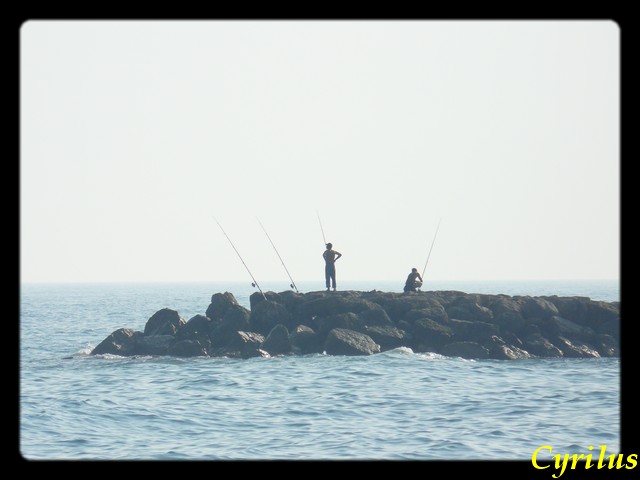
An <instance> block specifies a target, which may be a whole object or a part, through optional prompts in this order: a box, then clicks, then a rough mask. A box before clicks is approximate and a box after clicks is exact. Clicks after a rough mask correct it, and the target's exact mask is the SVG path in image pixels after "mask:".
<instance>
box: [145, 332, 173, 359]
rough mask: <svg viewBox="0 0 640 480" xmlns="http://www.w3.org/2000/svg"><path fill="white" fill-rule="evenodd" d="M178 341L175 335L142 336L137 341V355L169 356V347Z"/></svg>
mask: <svg viewBox="0 0 640 480" xmlns="http://www.w3.org/2000/svg"><path fill="white" fill-rule="evenodd" d="M175 341H176V337H174V336H173V335H150V336H148V337H147V336H140V337H139V338H137V339H136V354H137V355H168V352H169V347H171V345H172V344H173V342H175Z"/></svg>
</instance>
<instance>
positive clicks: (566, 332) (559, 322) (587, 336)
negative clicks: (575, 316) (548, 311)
mask: <svg viewBox="0 0 640 480" xmlns="http://www.w3.org/2000/svg"><path fill="white" fill-rule="evenodd" d="M549 321H550V322H551V323H552V324H553V328H552V330H553V331H554V333H555V334H556V335H561V336H564V337H567V338H571V339H575V340H584V341H587V342H589V341H591V340H593V339H594V338H595V335H596V333H595V332H594V331H593V329H591V328H589V327H583V326H581V325H578V324H577V323H574V322H572V321H571V320H567V319H566V318H562V317H559V316H557V315H554V316H553V317H551V318H550V319H549Z"/></svg>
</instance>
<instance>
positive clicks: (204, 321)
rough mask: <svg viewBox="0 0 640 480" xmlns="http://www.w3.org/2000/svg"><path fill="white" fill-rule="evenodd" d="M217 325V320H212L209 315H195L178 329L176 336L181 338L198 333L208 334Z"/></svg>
mask: <svg viewBox="0 0 640 480" xmlns="http://www.w3.org/2000/svg"><path fill="white" fill-rule="evenodd" d="M217 325H219V322H214V321H213V320H211V319H210V318H209V317H205V316H204V315H195V316H193V317H191V318H190V319H189V321H188V322H187V323H185V324H184V325H182V326H181V327H180V328H179V329H178V332H177V333H176V336H177V337H178V338H181V339H186V338H189V337H191V336H193V335H196V334H198V333H200V334H205V335H207V336H209V334H210V333H211V332H212V331H213V330H214V329H215V327H216V326H217Z"/></svg>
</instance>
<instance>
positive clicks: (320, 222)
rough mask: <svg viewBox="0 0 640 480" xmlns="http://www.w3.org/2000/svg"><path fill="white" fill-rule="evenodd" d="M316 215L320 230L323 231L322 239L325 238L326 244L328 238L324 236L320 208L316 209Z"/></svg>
mask: <svg viewBox="0 0 640 480" xmlns="http://www.w3.org/2000/svg"><path fill="white" fill-rule="evenodd" d="M316 215H317V216H318V223H319V224H320V231H321V232H322V240H324V244H325V246H326V245H327V239H326V238H325V236H324V228H322V220H320V214H319V213H318V210H316Z"/></svg>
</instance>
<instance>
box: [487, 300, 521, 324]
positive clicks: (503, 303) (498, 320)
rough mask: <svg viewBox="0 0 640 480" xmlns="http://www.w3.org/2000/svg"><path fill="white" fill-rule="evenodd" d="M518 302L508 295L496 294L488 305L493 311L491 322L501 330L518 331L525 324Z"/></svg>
mask: <svg viewBox="0 0 640 480" xmlns="http://www.w3.org/2000/svg"><path fill="white" fill-rule="evenodd" d="M520 307H521V305H520V303H519V302H517V301H515V300H513V299H512V298H510V297H503V296H498V297H497V298H495V299H494V300H493V301H492V302H491V303H490V305H489V308H490V309H491V311H492V312H493V320H492V321H491V322H492V323H494V324H496V325H498V326H499V327H500V329H501V331H502V332H506V331H510V332H518V331H520V330H521V329H522V327H523V326H524V324H525V321H524V317H523V316H522V313H520Z"/></svg>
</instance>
